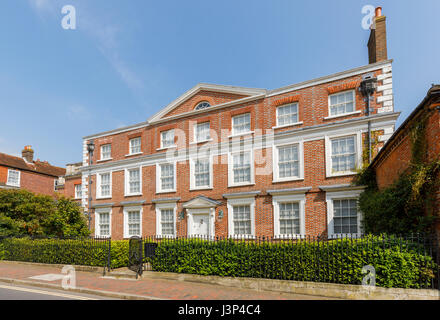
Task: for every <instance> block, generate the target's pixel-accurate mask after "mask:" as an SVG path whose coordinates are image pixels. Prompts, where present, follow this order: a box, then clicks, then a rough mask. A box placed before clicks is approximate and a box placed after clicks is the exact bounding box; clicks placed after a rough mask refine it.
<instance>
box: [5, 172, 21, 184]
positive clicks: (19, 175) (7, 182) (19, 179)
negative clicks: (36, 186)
mask: <svg viewBox="0 0 440 320" xmlns="http://www.w3.org/2000/svg"><path fill="white" fill-rule="evenodd" d="M11 172H14V173H18V182H17V183H10V182H9V178H10V174H11ZM20 183H21V172H20V171H19V170H14V169H8V177H7V179H6V185H8V186H11V187H20Z"/></svg>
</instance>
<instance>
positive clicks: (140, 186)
mask: <svg viewBox="0 0 440 320" xmlns="http://www.w3.org/2000/svg"><path fill="white" fill-rule="evenodd" d="M131 170H139V192H135V193H130V192H129V191H130V185H129V177H130V176H129V174H128V171H131ZM124 182H125V183H124V196H125V197H128V196H141V195H142V167H141V166H139V167H134V168H133V167H131V168H125V170H124Z"/></svg>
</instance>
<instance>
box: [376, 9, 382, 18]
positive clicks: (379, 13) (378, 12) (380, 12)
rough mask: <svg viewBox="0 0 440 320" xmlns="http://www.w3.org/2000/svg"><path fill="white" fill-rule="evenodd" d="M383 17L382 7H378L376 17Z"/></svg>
mask: <svg viewBox="0 0 440 320" xmlns="http://www.w3.org/2000/svg"><path fill="white" fill-rule="evenodd" d="M381 16H382V7H377V8H376V17H381Z"/></svg>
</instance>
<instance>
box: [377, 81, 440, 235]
mask: <svg viewBox="0 0 440 320" xmlns="http://www.w3.org/2000/svg"><path fill="white" fill-rule="evenodd" d="M425 117H426V128H425V134H426V135H425V142H426V154H425V155H424V157H423V158H422V160H423V161H424V162H426V163H429V162H432V161H435V160H438V159H440V140H439V137H440V86H438V85H437V86H433V87H432V88H431V89H430V90H429V91H428V93H427V95H426V97H425V99H424V100H423V101H422V102H421V103H420V105H419V106H418V107H417V108H416V109H415V110H414V111H413V112H412V113H411V115H410V116H409V117H408V118H407V119H406V120H405V122H404V123H403V124H402V125H401V126H400V127H399V128H398V129H397V130H396V132H395V133H394V135H393V136H392V137H391V138H390V140H389V141H388V143H387V144H386V145H385V146H384V147H383V148H382V149H381V151H380V152H379V154H378V155H377V157H376V158H375V159H374V161H373V162H372V164H371V167H372V168H373V169H374V170H375V173H376V181H377V184H378V187H379V188H380V189H383V188H386V187H388V186H390V185H391V184H392V183H394V182H395V181H396V180H397V179H398V178H399V176H400V175H401V174H403V173H404V172H405V171H406V170H408V169H410V165H411V160H412V154H413V148H414V146H413V143H412V138H411V130H412V129H413V128H414V126H415V125H417V124H418V123H419V122H420V120H421V119H423V118H425ZM438 179H439V180H440V177H438ZM436 195H437V204H436V206H435V207H434V214H435V213H436V212H437V214H438V215H440V188H439V189H438V190H437V192H436ZM437 229H438V230H439V231H440V225H439V226H438V227H437Z"/></svg>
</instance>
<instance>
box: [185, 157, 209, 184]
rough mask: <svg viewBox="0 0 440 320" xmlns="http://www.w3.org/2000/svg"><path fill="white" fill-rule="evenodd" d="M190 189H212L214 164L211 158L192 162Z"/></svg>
mask: <svg viewBox="0 0 440 320" xmlns="http://www.w3.org/2000/svg"><path fill="white" fill-rule="evenodd" d="M190 161H191V162H190V165H191V168H190V174H191V177H190V188H191V189H206V188H211V187H212V162H211V158H210V157H206V158H195V159H191V160H190Z"/></svg>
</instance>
